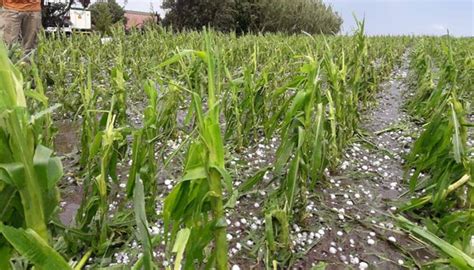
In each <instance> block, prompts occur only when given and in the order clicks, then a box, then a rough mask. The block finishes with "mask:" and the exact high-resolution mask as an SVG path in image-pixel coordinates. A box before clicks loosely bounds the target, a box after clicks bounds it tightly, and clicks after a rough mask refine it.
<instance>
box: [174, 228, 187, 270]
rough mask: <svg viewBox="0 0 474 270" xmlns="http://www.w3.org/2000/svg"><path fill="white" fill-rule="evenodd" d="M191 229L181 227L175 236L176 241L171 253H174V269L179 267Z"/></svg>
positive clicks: (176, 269) (177, 269)
mask: <svg viewBox="0 0 474 270" xmlns="http://www.w3.org/2000/svg"><path fill="white" fill-rule="evenodd" d="M190 234H191V230H190V229H188V228H184V229H181V230H180V231H179V232H178V234H177V236H176V241H175V242H174V245H173V253H176V259H175V261H174V270H179V269H181V261H182V260H183V255H184V250H185V248H186V245H187V243H188V240H189V235H190Z"/></svg>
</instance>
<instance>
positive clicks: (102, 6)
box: [89, 0, 126, 33]
mask: <svg viewBox="0 0 474 270" xmlns="http://www.w3.org/2000/svg"><path fill="white" fill-rule="evenodd" d="M89 10H90V11H91V17H92V18H91V20H92V24H93V25H94V26H95V29H96V30H98V31H100V32H102V33H106V32H108V31H109V29H110V27H111V26H112V25H113V24H115V23H125V21H126V20H125V11H124V10H123V8H122V7H121V6H120V5H119V4H117V2H116V1H115V0H108V1H107V2H96V3H94V4H92V5H91V6H90V7H89Z"/></svg>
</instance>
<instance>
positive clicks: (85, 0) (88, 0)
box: [79, 0, 91, 8]
mask: <svg viewBox="0 0 474 270" xmlns="http://www.w3.org/2000/svg"><path fill="white" fill-rule="evenodd" d="M79 3H81V6H82V7H83V8H87V7H88V6H89V5H90V4H91V0H79Z"/></svg>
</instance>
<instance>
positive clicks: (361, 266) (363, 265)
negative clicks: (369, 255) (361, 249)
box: [359, 262, 369, 270]
mask: <svg viewBox="0 0 474 270" xmlns="http://www.w3.org/2000/svg"><path fill="white" fill-rule="evenodd" d="M367 268H369V265H368V264H367V263H366V262H360V263H359V269H361V270H363V269H367Z"/></svg>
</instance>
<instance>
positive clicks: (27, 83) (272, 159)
mask: <svg viewBox="0 0 474 270" xmlns="http://www.w3.org/2000/svg"><path fill="white" fill-rule="evenodd" d="M112 32H113V33H112V35H111V37H110V39H101V37H100V36H99V35H96V34H92V35H87V36H82V35H73V36H72V37H61V36H55V37H46V36H42V37H41V38H40V44H39V46H38V49H37V51H36V53H35V55H34V56H33V57H32V58H31V59H30V61H27V62H25V61H24V59H23V58H22V53H21V51H20V49H18V48H15V47H14V48H12V49H9V50H7V49H6V48H5V47H4V46H2V45H0V64H1V65H0V78H1V80H0V128H1V129H0V153H1V155H0V206H1V207H0V209H1V210H0V269H32V268H31V267H32V266H34V267H35V268H34V269H146V270H148V269H233V270H238V269H293V268H294V269H369V268H370V269H405V268H408V269H416V268H418V269H425V268H427V269H438V268H440V267H443V268H447V269H473V268H474V258H473V256H474V208H473V207H474V180H473V178H472V174H473V172H474V129H473V126H474V111H473V107H472V105H473V101H474V89H473V88H472V87H473V85H474V81H473V80H474V54H473V52H474V40H473V39H472V38H452V37H449V36H446V37H410V36H400V37H382V36H380V37H367V36H366V35H365V34H364V23H363V22H358V29H357V30H356V31H355V32H354V33H353V35H351V36H310V35H307V34H300V35H291V36H289V35H284V34H268V35H245V36H236V35H235V34H222V33H218V32H214V31H211V30H203V31H201V32H196V31H189V32H186V31H184V32H180V33H174V32H171V31H169V30H166V29H163V28H150V29H146V30H145V31H132V32H130V33H127V34H126V33H125V32H124V31H123V30H121V29H118V28H117V29H114V30H113V31H112ZM392 98H393V99H392ZM394 179H395V180H394Z"/></svg>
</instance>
